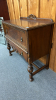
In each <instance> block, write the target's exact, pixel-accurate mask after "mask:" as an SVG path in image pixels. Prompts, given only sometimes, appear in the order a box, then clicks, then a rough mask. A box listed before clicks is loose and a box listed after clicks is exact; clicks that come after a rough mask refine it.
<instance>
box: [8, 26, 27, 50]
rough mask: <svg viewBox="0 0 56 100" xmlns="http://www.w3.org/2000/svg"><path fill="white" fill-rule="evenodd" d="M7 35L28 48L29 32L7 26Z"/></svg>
mask: <svg viewBox="0 0 56 100" xmlns="http://www.w3.org/2000/svg"><path fill="white" fill-rule="evenodd" d="M6 34H7V35H9V36H10V37H12V38H13V39H15V40H16V41H17V42H18V43H20V44H21V45H23V46H25V47H26V48H27V32H26V31H24V30H21V29H16V28H13V27H8V26H6Z"/></svg>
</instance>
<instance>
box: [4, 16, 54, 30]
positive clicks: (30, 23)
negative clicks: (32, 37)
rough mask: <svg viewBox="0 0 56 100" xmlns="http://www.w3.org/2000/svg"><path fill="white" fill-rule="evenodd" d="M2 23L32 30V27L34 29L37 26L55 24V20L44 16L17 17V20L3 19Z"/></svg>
mask: <svg viewBox="0 0 56 100" xmlns="http://www.w3.org/2000/svg"><path fill="white" fill-rule="evenodd" d="M2 23H4V24H7V25H10V26H14V27H17V28H21V29H24V30H30V29H34V28H37V27H42V26H46V25H51V24H54V22H53V21H52V20H51V19H44V18H43V19H41V18H37V19H27V18H23V17H22V18H20V19H17V20H7V21H3V22H2Z"/></svg>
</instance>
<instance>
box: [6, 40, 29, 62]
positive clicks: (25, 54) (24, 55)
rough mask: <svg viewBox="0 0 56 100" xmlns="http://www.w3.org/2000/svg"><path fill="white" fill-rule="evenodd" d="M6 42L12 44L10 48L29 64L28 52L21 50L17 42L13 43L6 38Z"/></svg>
mask: <svg viewBox="0 0 56 100" xmlns="http://www.w3.org/2000/svg"><path fill="white" fill-rule="evenodd" d="M6 40H7V42H8V43H9V44H10V46H12V47H13V48H14V49H15V50H16V52H18V53H19V54H20V55H21V56H22V57H24V59H25V60H26V61H27V62H28V53H27V51H25V50H24V49H23V48H21V47H20V46H19V45H17V44H16V43H15V42H13V41H11V40H9V39H7V38H6Z"/></svg>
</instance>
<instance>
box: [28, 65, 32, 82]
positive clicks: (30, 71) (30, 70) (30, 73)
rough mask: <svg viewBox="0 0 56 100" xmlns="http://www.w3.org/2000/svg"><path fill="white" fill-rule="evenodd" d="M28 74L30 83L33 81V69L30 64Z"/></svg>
mask: <svg viewBox="0 0 56 100" xmlns="http://www.w3.org/2000/svg"><path fill="white" fill-rule="evenodd" d="M28 72H29V80H30V81H31V82H32V81H33V74H32V72H33V67H32V64H30V65H28Z"/></svg>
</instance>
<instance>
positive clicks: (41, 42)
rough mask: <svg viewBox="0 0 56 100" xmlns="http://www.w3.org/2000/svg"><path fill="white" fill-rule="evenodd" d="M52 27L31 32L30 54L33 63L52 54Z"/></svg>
mask: <svg viewBox="0 0 56 100" xmlns="http://www.w3.org/2000/svg"><path fill="white" fill-rule="evenodd" d="M50 34H51V25H48V26H44V27H39V28H37V29H34V30H30V31H29V53H30V57H31V58H32V62H33V61H35V60H37V59H39V58H40V57H42V56H45V55H47V54H49V52H50V45H51V44H50V38H51V37H50Z"/></svg>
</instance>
